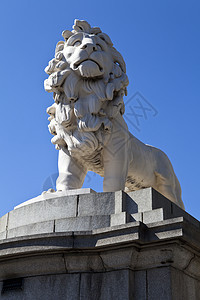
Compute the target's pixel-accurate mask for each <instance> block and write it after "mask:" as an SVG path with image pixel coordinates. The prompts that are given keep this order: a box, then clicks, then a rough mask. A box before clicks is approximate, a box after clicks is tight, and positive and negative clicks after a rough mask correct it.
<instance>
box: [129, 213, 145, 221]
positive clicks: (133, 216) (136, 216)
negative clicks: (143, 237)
mask: <svg viewBox="0 0 200 300" xmlns="http://www.w3.org/2000/svg"><path fill="white" fill-rule="evenodd" d="M131 220H132V221H133V222H134V221H136V222H138V221H140V222H143V213H136V214H131Z"/></svg>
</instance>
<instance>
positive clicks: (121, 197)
mask: <svg viewBox="0 0 200 300" xmlns="http://www.w3.org/2000/svg"><path fill="white" fill-rule="evenodd" d="M126 198H127V194H126V193H125V192H124V191H117V192H115V214H119V213H121V212H125V211H126Z"/></svg>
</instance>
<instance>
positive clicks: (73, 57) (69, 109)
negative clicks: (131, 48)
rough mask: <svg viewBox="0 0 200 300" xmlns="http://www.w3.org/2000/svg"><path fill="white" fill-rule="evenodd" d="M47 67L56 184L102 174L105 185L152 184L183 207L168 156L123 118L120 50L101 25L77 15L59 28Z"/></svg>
mask: <svg viewBox="0 0 200 300" xmlns="http://www.w3.org/2000/svg"><path fill="white" fill-rule="evenodd" d="M63 37H64V39H65V41H60V42H58V44H57V46H56V51H55V58H53V59H52V60H51V61H50V62H49V65H48V66H47V67H46V69H45V71H46V73H47V74H48V75H49V78H48V79H46V80H45V83H44V86H45V89H46V91H48V92H53V93H54V100H55V103H54V104H53V105H52V106H51V107H49V108H48V110H47V112H48V114H49V115H50V117H49V121H50V124H49V130H50V132H51V133H52V134H53V135H54V137H53V138H52V143H53V144H55V145H56V148H57V149H59V161H58V167H59V177H58V179H57V190H61V191H65V190H71V189H77V188H81V186H82V184H83V181H84V179H85V176H86V173H87V171H94V172H96V173H98V174H99V175H101V176H104V184H103V190H104V191H105V192H114V191H119V190H124V189H125V187H126V189H127V190H128V191H134V190H138V189H142V188H146V187H153V188H154V189H155V190H157V191H159V192H160V193H161V194H163V195H164V196H165V197H166V198H168V199H170V200H171V201H173V202H175V203H176V204H177V205H179V206H180V207H181V208H184V205H183V202H182V200H181V188H180V184H179V181H178V179H177V177H176V175H175V173H174V170H173V167H172V165H171V163H170V161H169V159H168V157H167V156H166V155H165V154H164V153H163V152H162V151H161V150H159V149H157V148H154V147H152V146H149V145H145V144H143V143H142V142H140V141H139V140H138V139H136V138H135V137H134V136H132V135H131V134H130V133H129V131H128V127H127V125H126V123H125V121H124V119H123V114H124V110H125V106H124V101H123V96H124V95H127V86H128V83H129V82H128V77H127V75H126V65H125V62H124V60H123V58H122V56H121V54H120V53H119V52H118V51H117V50H116V49H115V48H114V47H113V44H112V41H111V40H110V38H109V37H108V35H106V34H105V33H102V32H101V30H100V28H97V27H93V28H92V27H91V26H90V25H89V24H88V23H87V22H86V21H79V20H75V23H74V26H73V31H72V32H71V31H68V30H65V31H64V32H63Z"/></svg>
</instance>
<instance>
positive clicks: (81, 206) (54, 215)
mask: <svg viewBox="0 0 200 300" xmlns="http://www.w3.org/2000/svg"><path fill="white" fill-rule="evenodd" d="M85 192H86V193H85V194H81V192H80V191H78V190H77V191H74V192H73V193H72V194H71V195H69V194H68V195H65V194H59V193H55V194H54V195H53V194H50V195H49V196H48V194H46V195H44V196H42V197H39V198H36V199H33V200H31V201H29V202H25V203H23V204H22V205H20V206H18V207H16V208H15V209H14V210H13V211H11V212H9V213H8V214H7V215H5V216H3V217H2V218H0V238H1V240H0V289H1V291H2V293H1V295H0V299H9V300H12V299H13V300H18V299H20V300H21V299H25V300H29V299H31V300H37V299H43V300H51V299H52V300H55V299H56V300H57V299H59V300H62V299H63V300H66V299H69V300H78V299H84V300H85V299H86V300H90V299H91V300H93V299H101V300H108V299H109V300H110V299H119V300H126V299H127V300H128V299H136V300H143V299H144V300H145V299H148V300H154V299H155V300H158V299H163V300H168V299H169V300H170V299H174V300H184V299H185V300H189V299H192V300H196V299H197V300H198V299H200V223H199V222H198V221H197V220H196V219H194V218H193V217H192V216H190V215H189V214H187V213H186V212H184V211H183V210H181V209H180V208H179V207H177V206H176V205H175V204H173V203H171V202H170V201H169V200H168V199H166V198H165V197H164V196H162V195H161V194H159V193H158V192H156V191H155V190H153V189H151V188H148V189H144V190H140V191H137V192H132V193H129V194H126V193H124V192H116V193H95V192H93V191H91V190H86V191H85Z"/></svg>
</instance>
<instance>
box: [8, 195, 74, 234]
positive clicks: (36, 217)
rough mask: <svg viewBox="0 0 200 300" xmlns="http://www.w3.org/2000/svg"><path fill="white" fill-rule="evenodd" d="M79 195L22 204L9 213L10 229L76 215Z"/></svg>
mask: <svg viewBox="0 0 200 300" xmlns="http://www.w3.org/2000/svg"><path fill="white" fill-rule="evenodd" d="M76 214H77V196H68V197H60V198H55V199H49V200H45V201H40V202H35V203H33V204H29V205H25V206H22V207H20V208H18V209H15V210H13V211H11V212H10V213H9V222H8V229H12V228H15V227H20V226H24V225H27V224H31V223H40V222H45V221H50V220H54V219H60V218H69V217H75V216H76Z"/></svg>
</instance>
